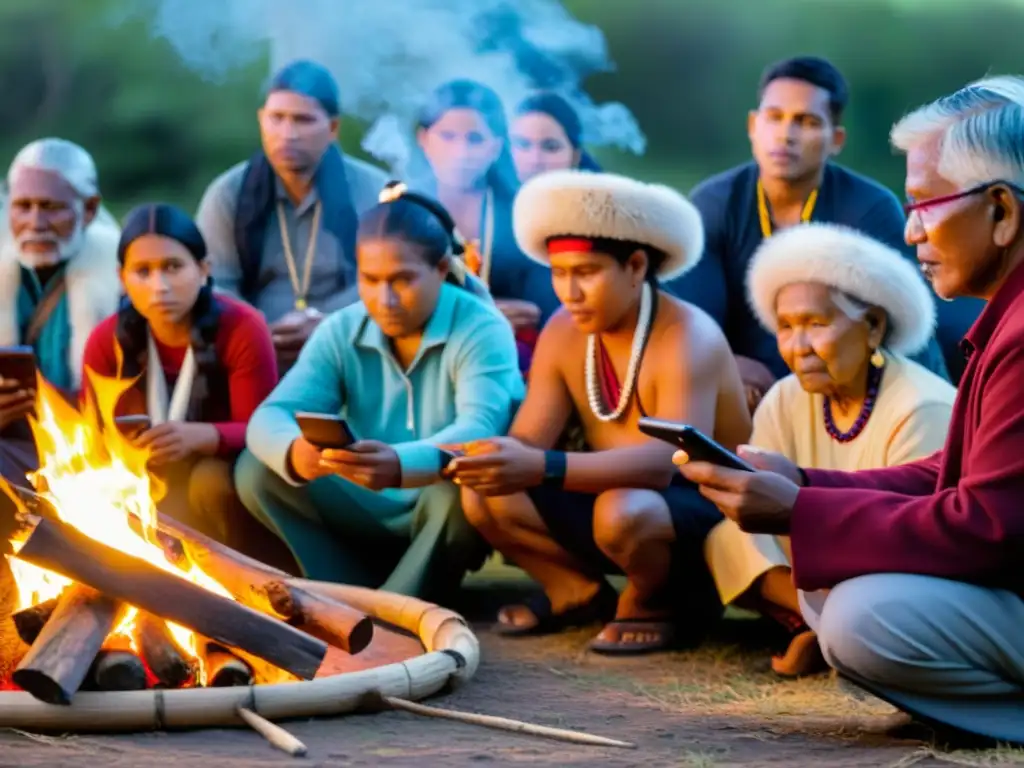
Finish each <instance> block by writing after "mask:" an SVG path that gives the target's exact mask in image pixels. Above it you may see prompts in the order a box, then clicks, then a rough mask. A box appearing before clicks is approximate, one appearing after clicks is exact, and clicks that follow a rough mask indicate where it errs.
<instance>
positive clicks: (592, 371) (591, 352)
mask: <svg viewBox="0 0 1024 768" xmlns="http://www.w3.org/2000/svg"><path fill="white" fill-rule="evenodd" d="M652 291H653V289H652V288H651V284H650V283H649V282H646V281H645V282H644V285H643V288H642V289H641V292H640V314H639V315H638V316H637V323H636V330H634V331H633V348H632V350H631V352H630V354H629V367H628V368H626V383H625V386H624V387H623V388H622V391H621V392H620V393H619V402H618V405H617V406H616V408H615V410H614V411H612V412H610V413H609V412H608V411H606V410H605V404H604V402H603V399H604V398H603V397H602V396H601V382H600V380H599V379H598V374H597V343H598V337H597V336H596V335H595V334H590V335H589V336H588V337H587V361H586V377H587V399H588V400H589V402H590V411H591V413H593V414H594V416H596V417H597V418H598V419H599V420H600V421H616V420H617V419H619V418H621V416H622V414H623V413H625V412H626V409H627V408H628V407H629V403H630V400H632V399H633V390H635V389H636V383H637V379H639V378H640V358H641V357H642V356H643V351H644V346H645V345H646V343H647V336H648V335H649V334H650V331H651V306H652V299H651V296H652Z"/></svg>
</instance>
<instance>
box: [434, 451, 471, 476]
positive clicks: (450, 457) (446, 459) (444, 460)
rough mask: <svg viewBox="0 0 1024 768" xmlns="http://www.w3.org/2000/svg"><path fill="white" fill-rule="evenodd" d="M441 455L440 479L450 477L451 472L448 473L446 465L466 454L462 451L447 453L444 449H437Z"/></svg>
mask: <svg viewBox="0 0 1024 768" xmlns="http://www.w3.org/2000/svg"><path fill="white" fill-rule="evenodd" d="M437 450H438V451H439V452H440V453H441V477H444V478H449V477H451V472H449V471H448V465H449V464H451V463H452V462H453V461H455V460H456V459H457V458H459V456H465V455H466V454H465V453H463V452H462V451H449V450H446V449H445V448H438V449H437Z"/></svg>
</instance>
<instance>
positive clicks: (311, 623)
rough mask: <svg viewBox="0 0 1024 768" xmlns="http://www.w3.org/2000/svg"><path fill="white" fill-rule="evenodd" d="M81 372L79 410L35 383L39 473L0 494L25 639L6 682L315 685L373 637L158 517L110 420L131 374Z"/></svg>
mask: <svg viewBox="0 0 1024 768" xmlns="http://www.w3.org/2000/svg"><path fill="white" fill-rule="evenodd" d="M88 379H89V384H90V387H89V389H90V397H89V398H88V399H87V401H86V402H85V404H84V405H83V407H82V409H81V410H79V409H78V408H75V407H73V406H71V405H70V404H68V402H67V401H66V400H65V399H64V397H63V396H62V395H61V394H60V393H59V392H58V391H57V390H55V389H54V388H53V387H51V386H50V385H48V384H47V383H46V382H45V381H43V380H40V381H39V387H38V390H37V391H38V392H39V398H38V402H37V409H36V417H35V418H34V419H30V423H31V427H32V431H33V434H34V437H35V441H36V446H37V448H38V452H39V458H40V468H39V470H38V472H36V473H35V474H34V475H33V476H32V477H31V478H30V481H31V484H32V486H33V488H31V489H21V488H13V487H6V488H5V490H6V491H7V493H9V494H10V495H11V497H12V498H13V499H14V500H15V502H16V505H17V507H18V513H17V516H16V519H15V520H13V521H9V522H8V523H7V525H6V526H5V527H6V528H8V534H7V538H8V540H9V545H10V549H9V551H10V552H11V553H12V554H9V555H8V556H7V557H8V560H9V563H10V567H11V571H12V573H13V576H14V580H15V582H16V584H17V592H18V603H17V606H16V607H15V608H14V610H15V611H16V612H15V613H14V616H13V619H14V624H15V626H16V628H17V631H18V634H19V635H20V637H21V639H22V640H23V641H24V643H25V644H26V645H27V646H29V648H28V651H27V653H25V655H24V656H23V657H22V658H21V660H20V662H19V663H18V664H17V667H16V669H15V670H14V672H13V674H12V675H11V678H10V680H7V681H4V682H5V684H6V687H8V688H12V687H17V688H21V689H23V690H25V691H27V692H28V693H30V694H32V695H33V696H34V697H36V698H37V699H39V700H41V701H44V702H47V703H50V704H64V705H67V704H70V703H71V699H72V697H73V696H74V694H75V693H76V692H77V691H78V690H90V689H91V690H142V689H145V688H184V687H197V686H212V687H220V686H231V685H249V684H252V683H266V682H283V681H288V680H310V679H312V678H313V677H314V676H315V675H316V673H317V670H318V669H319V668H320V665H321V663H322V662H323V659H324V657H325V655H326V653H327V650H328V647H329V646H335V647H337V648H339V649H340V650H342V651H346V652H348V653H358V652H359V651H361V650H362V649H363V648H365V647H366V646H367V645H368V644H369V642H370V639H371V637H372V634H373V624H372V622H371V620H370V619H369V617H368V616H367V615H366V614H364V613H362V612H361V611H358V610H356V609H354V608H352V607H350V606H349V605H346V604H344V603H342V602H340V601H338V600H334V599H331V598H329V597H326V596H323V595H320V594H314V593H312V592H309V591H307V590H306V589H304V588H302V587H301V586H299V585H297V584H295V583H293V582H292V580H291V577H290V576H289V575H288V574H285V573H283V572H281V571H277V570H275V569H273V568H270V567H269V566H266V565H263V564H262V563H259V562H257V561H254V560H252V559H250V558H247V557H245V556H244V555H242V554H240V553H238V552H235V551H233V550H231V549H229V548H227V547H225V546H223V545H221V544H218V543H217V542H214V541H213V540H211V539H209V538H207V537H205V536H203V535H202V534H200V533H198V532H196V531H193V530H191V529H189V528H187V527H185V526H184V525H181V524H179V523H177V522H175V521H173V520H170V519H165V518H162V517H160V516H159V515H158V514H157V506H156V502H157V501H158V500H159V499H160V498H161V496H162V494H163V492H164V490H165V489H164V488H163V487H162V485H161V483H160V482H159V481H158V480H157V479H156V478H154V477H153V476H152V475H151V474H150V472H149V471H148V469H147V455H146V452H145V451H143V450H140V449H138V448H136V447H135V446H134V445H133V444H132V443H131V442H130V441H129V440H128V439H127V438H126V437H125V436H124V435H123V434H122V433H121V431H120V430H118V429H117V428H116V427H115V426H114V418H113V416H114V412H115V405H116V403H117V401H118V400H119V398H120V397H121V395H122V394H124V392H125V391H126V390H127V389H128V387H130V386H131V385H132V383H133V382H132V381H124V380H118V379H109V378H106V377H101V376H97V375H95V374H93V373H91V372H90V374H89V376H88Z"/></svg>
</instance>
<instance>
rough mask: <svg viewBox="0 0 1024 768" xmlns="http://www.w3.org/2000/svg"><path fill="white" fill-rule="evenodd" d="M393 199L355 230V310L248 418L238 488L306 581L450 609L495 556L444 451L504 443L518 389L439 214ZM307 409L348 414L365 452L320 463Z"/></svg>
mask: <svg viewBox="0 0 1024 768" xmlns="http://www.w3.org/2000/svg"><path fill="white" fill-rule="evenodd" d="M382 199H383V200H384V202H382V203H381V204H380V205H378V206H377V207H376V208H372V209H371V210H370V211H368V212H367V213H366V214H364V216H363V217H362V218H361V220H360V223H359V230H358V238H357V248H356V253H357V267H358V286H359V296H360V301H359V302H358V303H356V304H352V305H350V306H348V307H346V308H345V309H342V310H340V311H338V312H336V313H335V314H333V315H330V316H329V317H328V318H327V319H325V320H324V321H323V323H322V324H321V325H320V326H319V327H318V328H317V330H316V331H315V332H314V333H313V335H312V336H311V337H310V340H309V342H308V343H307V344H306V345H305V346H304V347H303V349H302V352H301V354H300V355H299V358H298V362H297V363H296V364H295V366H294V367H293V368H292V369H291V370H290V371H289V372H288V374H287V375H286V376H285V377H284V379H283V380H282V381H281V383H280V385H278V387H277V388H276V389H275V390H274V392H273V393H272V394H271V395H270V397H269V398H268V399H267V400H266V402H264V404H263V405H261V406H260V407H259V408H258V409H257V410H256V412H255V414H253V417H252V420H251V421H250V423H249V429H248V434H247V445H248V449H249V451H251V453H250V452H246V453H243V454H242V457H241V458H240V459H239V463H238V467H237V469H236V473H235V482H236V485H237V487H238V492H239V495H240V497H241V499H242V502H243V503H244V504H245V506H246V507H247V508H248V509H249V511H250V512H251V513H252V514H253V515H254V516H255V517H256V518H257V519H258V520H259V521H260V522H261V523H263V524H264V525H265V526H267V528H269V529H270V530H271V531H273V532H274V533H276V534H277V535H278V536H280V537H281V538H282V539H283V540H284V542H285V543H286V544H287V545H288V547H289V548H290V549H291V551H292V553H293V554H294V555H295V558H296V560H297V562H298V564H299V566H300V567H301V569H302V571H303V572H304V574H305V575H306V576H307V577H309V578H313V579H320V580H324V581H336V582H343V583H346V584H357V585H363V586H371V587H380V586H383V588H384V589H386V590H389V591H392V592H398V593H402V594H407V595H416V596H421V597H424V596H426V597H429V598H430V599H434V600H443V599H444V597H445V595H446V593H449V592H450V591H451V590H453V589H454V588H456V587H457V586H458V584H459V582H460V581H461V579H462V577H463V575H464V574H465V572H466V571H467V570H472V569H474V568H477V567H479V566H480V565H481V564H482V562H483V559H484V557H485V556H486V554H487V549H488V548H487V546H486V543H485V542H483V541H482V540H481V539H480V537H479V536H478V534H477V533H476V531H474V530H473V528H472V526H470V525H469V524H468V523H467V522H466V520H465V517H464V516H463V514H462V509H461V505H460V501H459V493H458V489H457V488H455V486H453V485H452V484H451V483H448V482H445V481H442V480H441V479H440V477H439V474H440V471H441V469H442V465H443V463H445V462H444V460H443V458H442V457H443V454H442V452H441V451H440V450H439V448H438V447H437V446H438V444H442V443H452V442H462V441H467V440H473V439H477V438H482V437H486V436H488V435H493V434H502V433H504V431H505V430H506V429H507V428H508V424H509V421H510V418H511V412H512V407H513V402H514V401H515V400H518V399H521V398H522V392H523V383H522V376H521V374H520V373H519V367H518V356H517V352H516V345H515V339H514V338H513V336H512V329H511V327H510V326H509V324H508V323H507V322H506V321H505V319H504V318H503V317H502V316H501V315H500V314H499V313H498V311H497V310H496V309H495V307H494V305H493V304H492V303H490V302H489V301H484V300H481V299H480V298H478V297H477V296H475V295H473V293H472V291H471V290H470V289H468V288H466V287H465V286H466V283H465V282H464V277H465V276H464V273H463V271H462V270H454V269H453V268H454V267H458V266H459V265H460V262H458V261H456V260H455V259H456V257H455V255H454V254H453V250H455V249H456V248H458V245H457V243H456V242H455V239H454V235H453V232H454V224H453V223H452V220H451V217H450V216H449V215H448V214H447V212H446V211H445V210H444V208H442V207H441V206H440V204H438V203H436V202H435V201H433V200H431V199H429V198H426V197H423V196H421V195H417V194H408V193H404V192H403V190H402V188H401V187H397V188H392V189H386V190H385V193H384V194H383V195H382ZM457 275H458V276H457ZM298 411H311V412H315V413H322V414H332V415H341V416H342V417H344V419H345V420H346V422H347V423H348V426H349V428H350V429H351V431H352V433H353V435H354V436H355V437H356V438H357V442H356V443H354V444H353V445H351V446H349V448H348V449H346V450H320V449H318V448H317V447H316V446H315V445H313V444H311V443H310V442H309V441H307V440H306V439H305V438H303V436H302V435H301V432H300V430H299V427H298V424H297V422H296V419H295V413H296V412H298Z"/></svg>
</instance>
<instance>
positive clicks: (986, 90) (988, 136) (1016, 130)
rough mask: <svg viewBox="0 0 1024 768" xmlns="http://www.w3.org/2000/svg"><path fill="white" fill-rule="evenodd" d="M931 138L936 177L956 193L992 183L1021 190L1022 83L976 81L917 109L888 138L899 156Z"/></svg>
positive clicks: (1023, 157) (1014, 78) (1023, 163)
mask: <svg viewBox="0 0 1024 768" xmlns="http://www.w3.org/2000/svg"><path fill="white" fill-rule="evenodd" d="M935 138H938V139H939V163H938V172H939V173H940V174H941V175H942V176H943V177H945V178H946V179H948V180H949V181H951V182H953V183H954V184H957V185H959V186H960V188H961V189H966V188H969V187H973V186H976V185H978V184H985V183H987V182H990V181H997V180H999V181H1007V182H1011V183H1013V184H1017V185H1020V186H1024V77H1017V76H1011V75H1004V76H999V77H988V78H984V79H982V80H977V81H975V82H973V83H971V84H970V85H967V86H965V87H963V88H961V89H960V90H958V91H956V92H955V93H951V94H949V95H946V96H943V97H942V98H940V99H938V100H936V101H934V102H932V103H931V104H927V105H925V106H923V107H919V108H918V109H916V110H915V111H913V112H911V113H910V114H909V115H907V116H906V117H904V118H903V119H902V120H900V121H899V122H898V123H896V125H895V126H893V129H892V132H891V133H890V140H891V142H892V144H893V146H894V147H895V148H896V149H898V150H900V151H902V152H907V151H909V150H910V149H911V148H912V147H916V146H919V145H920V144H921V143H923V142H925V141H929V140H932V139H935Z"/></svg>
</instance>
